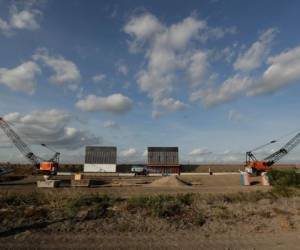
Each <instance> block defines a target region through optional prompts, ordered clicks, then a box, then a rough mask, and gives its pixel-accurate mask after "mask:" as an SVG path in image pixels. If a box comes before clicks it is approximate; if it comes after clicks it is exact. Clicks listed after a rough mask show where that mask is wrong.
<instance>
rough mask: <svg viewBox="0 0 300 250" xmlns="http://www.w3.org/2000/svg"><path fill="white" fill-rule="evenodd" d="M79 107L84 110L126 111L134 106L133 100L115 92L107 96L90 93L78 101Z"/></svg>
mask: <svg viewBox="0 0 300 250" xmlns="http://www.w3.org/2000/svg"><path fill="white" fill-rule="evenodd" d="M76 106H77V108H79V109H81V110H83V111H89V112H95V111H105V112H111V113H126V112H128V111H130V110H131V108H132V100H131V99H130V98H129V97H127V96H124V95H122V94H113V95H110V96H107V97H100V96H95V95H89V96H87V97H86V98H85V99H83V100H79V101H78V102H77V103H76Z"/></svg>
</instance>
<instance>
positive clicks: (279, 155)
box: [264, 133, 300, 166]
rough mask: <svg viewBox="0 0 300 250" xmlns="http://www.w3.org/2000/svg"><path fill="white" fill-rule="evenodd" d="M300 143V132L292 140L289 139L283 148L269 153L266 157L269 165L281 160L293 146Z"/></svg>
mask: <svg viewBox="0 0 300 250" xmlns="http://www.w3.org/2000/svg"><path fill="white" fill-rule="evenodd" d="M299 143H300V133H298V134H296V135H295V136H294V137H293V138H292V139H291V140H289V141H288V142H287V143H286V144H285V145H284V146H283V147H282V148H280V149H279V150H277V151H276V152H274V153H273V154H271V155H269V156H268V157H266V158H265V159H264V161H266V162H267V163H268V165H269V166H271V165H273V164H274V163H275V162H277V161H279V160H280V159H281V158H282V157H284V156H285V155H287V154H288V153H289V152H290V151H291V150H292V149H293V148H295V147H296V146H297V145H298V144H299Z"/></svg>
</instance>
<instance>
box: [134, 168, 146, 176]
mask: <svg viewBox="0 0 300 250" xmlns="http://www.w3.org/2000/svg"><path fill="white" fill-rule="evenodd" d="M131 173H134V175H135V176H136V175H145V176H147V175H148V174H149V170H148V169H147V168H146V167H140V166H132V167H131Z"/></svg>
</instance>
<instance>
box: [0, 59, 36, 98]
mask: <svg viewBox="0 0 300 250" xmlns="http://www.w3.org/2000/svg"><path fill="white" fill-rule="evenodd" d="M40 73H41V70H40V67H39V66H38V65H37V64H36V63H35V62H32V61H28V62H25V63H22V64H21V65H19V66H17V67H15V68H12V69H7V68H0V84H3V85H5V86H7V87H8V88H10V89H11V90H14V91H22V92H26V93H28V94H33V93H34V92H35V88H36V77H37V75H39V74H40Z"/></svg>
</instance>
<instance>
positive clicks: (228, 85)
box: [191, 74, 253, 106]
mask: <svg viewBox="0 0 300 250" xmlns="http://www.w3.org/2000/svg"><path fill="white" fill-rule="evenodd" d="M252 85H253V79H252V78H250V77H247V76H242V75H239V74H236V75H234V76H233V77H231V78H228V79H227V80H225V81H224V82H223V83H222V84H221V86H220V87H216V88H212V87H210V88H208V89H204V90H199V91H198V92H194V93H192V95H191V100H192V101H195V100H197V99H200V100H201V101H202V103H203V104H204V105H205V106H214V105H217V104H221V103H224V102H228V101H231V100H233V99H236V98H239V97H241V96H243V95H245V93H246V91H247V90H248V89H249V88H250V87H251V86H252Z"/></svg>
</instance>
